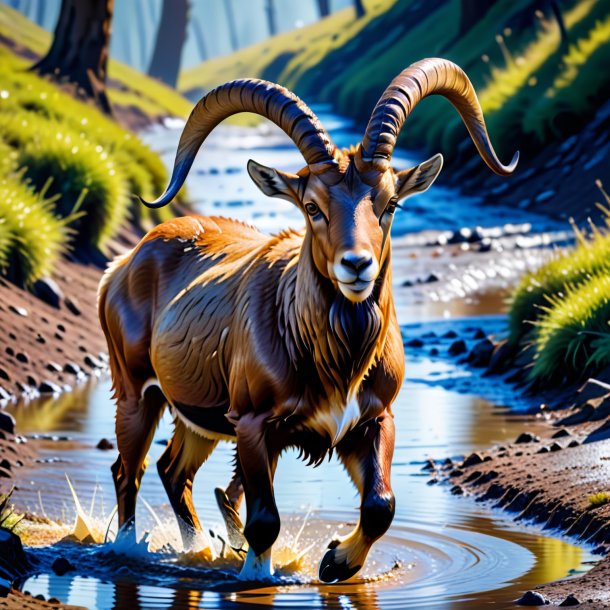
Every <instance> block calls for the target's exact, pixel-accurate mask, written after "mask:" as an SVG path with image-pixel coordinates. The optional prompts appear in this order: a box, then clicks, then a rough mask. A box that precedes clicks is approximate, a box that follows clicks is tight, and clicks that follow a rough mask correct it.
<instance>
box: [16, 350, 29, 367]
mask: <svg viewBox="0 0 610 610" xmlns="http://www.w3.org/2000/svg"><path fill="white" fill-rule="evenodd" d="M15 358H17V360H18V361H19V362H23V364H27V363H28V362H29V361H30V359H29V358H28V355H27V354H24V353H23V352H18V353H17V355H16V356H15Z"/></svg>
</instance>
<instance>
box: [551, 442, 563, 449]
mask: <svg viewBox="0 0 610 610" xmlns="http://www.w3.org/2000/svg"><path fill="white" fill-rule="evenodd" d="M562 449H563V447H562V446H561V445H560V444H559V443H557V442H555V443H553V444H552V445H551V446H550V448H549V451H561V450H562Z"/></svg>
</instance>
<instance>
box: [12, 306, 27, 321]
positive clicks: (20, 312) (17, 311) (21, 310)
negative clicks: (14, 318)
mask: <svg viewBox="0 0 610 610" xmlns="http://www.w3.org/2000/svg"><path fill="white" fill-rule="evenodd" d="M8 310H9V311H12V312H13V313H14V314H17V315H18V316H21V317H22V318H27V317H28V310H27V309H26V308H25V307H15V305H9V306H8Z"/></svg>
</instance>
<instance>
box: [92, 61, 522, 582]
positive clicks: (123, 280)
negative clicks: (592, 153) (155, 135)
mask: <svg viewBox="0 0 610 610" xmlns="http://www.w3.org/2000/svg"><path fill="white" fill-rule="evenodd" d="M434 93H436V94H441V95H444V96H445V97H447V98H448V99H449V100H450V101H451V102H452V103H453V105H454V106H455V107H456V108H457V110H458V111H459V112H460V114H461V116H462V118H463V120H464V122H465V124H466V127H467V128H468V130H469V132H470V135H471V137H472V139H473V142H474V144H475V146H476V147H477V149H478V151H479V153H480V154H481V156H482V158H483V159H484V160H485V162H486V163H487V165H488V166H489V167H490V168H491V169H492V170H494V171H495V172H497V173H499V174H503V175H507V174H509V173H511V172H512V171H513V169H514V167H515V165H516V162H517V158H516V157H515V158H514V159H513V161H512V163H511V164H510V165H508V166H505V165H502V164H501V163H500V161H499V160H498V159H497V157H496V155H495V153H494V151H493V148H492V146H491V143H490V141H489V138H488V135H487V131H486V129H485V124H484V121H483V115H482V113H481V109H480V106H479V103H478V100H477V98H476V94H475V92H474V90H473V88H472V85H471V84H470V81H469V80H468V78H467V77H466V75H465V74H464V73H463V72H462V70H461V69H460V68H458V67H457V66H456V65H454V64H452V63H451V62H448V61H446V60H442V59H428V60H423V61H421V62H418V63H417V64H414V65H412V66H410V67H409V68H407V69H406V70H404V71H403V72H401V73H400V74H399V75H398V76H397V77H396V78H395V79H394V81H392V83H391V84H390V86H389V87H388V89H387V90H386V92H385V93H384V94H383V96H382V97H381V99H380V100H379V102H378V104H377V106H376V107H375V109H374V111H373V114H372V115H371V119H370V122H369V124H368V126H367V129H366V133H365V135H364V138H363V140H362V143H361V144H359V145H358V146H356V147H354V148H352V149H350V150H338V149H337V148H336V147H335V146H334V145H333V144H332V142H331V141H330V138H329V136H328V134H327V133H326V132H325V130H324V128H323V127H322V126H321V125H320V123H319V122H318V120H317V118H316V117H315V116H314V115H313V113H312V112H311V110H310V109H309V108H307V106H306V105H305V104H304V103H303V102H302V101H301V100H299V99H298V98H297V97H296V96H295V95H294V94H292V93H291V92H289V91H287V90H286V89H284V88H282V87H280V86H279V85H275V84H273V83H268V82H265V81H258V80H241V81H233V82H231V83H227V84H226V85H222V86H221V87H218V88H217V89H215V90H214V91H212V92H210V93H209V94H208V95H206V96H204V97H203V98H202V99H201V100H200V101H199V102H198V104H197V105H196V106H195V108H194V110H193V112H192V114H191V116H190V117H189V119H188V122H187V124H186V126H185V128H184V131H183V133H182V136H181V139H180V143H179V146H178V152H177V155H176V161H175V165H174V171H173V174H172V178H171V181H170V184H169V186H168V187H167V190H166V192H165V193H164V194H163V195H162V196H161V197H160V198H159V199H158V200H156V201H155V202H152V203H146V202H145V203H146V205H149V206H150V207H160V206H162V205H166V204H167V203H169V202H170V201H171V200H172V199H173V197H174V196H175V195H176V194H177V192H178V191H179V189H180V187H181V186H182V184H183V183H184V180H185V178H186V176H187V174H188V172H189V169H190V167H191V165H192V162H193V159H194V158H195V155H196V153H197V151H198V149H199V147H200V146H201V144H202V143H203V141H204V140H205V138H206V137H207V135H208V134H209V133H210V132H211V131H212V129H213V128H214V127H215V126H216V125H217V124H218V123H219V122H220V121H222V120H223V119H225V118H226V117H228V116H230V115H232V114H235V113H237V112H256V113H258V114H261V115H263V116H265V117H267V118H268V119H270V120H271V121H273V122H274V123H276V124H277V125H278V126H280V127H281V128H282V129H283V130H284V131H285V132H286V133H287V134H288V136H290V137H291V138H292V140H293V141H294V142H295V143H296V145H297V146H298V147H299V149H300V151H301V152H302V154H303V156H304V158H305V161H306V165H305V167H304V168H303V169H301V170H300V171H299V172H298V173H297V174H287V173H284V172H281V171H278V170H276V169H271V168H267V167H264V166H262V165H259V164H257V163H255V162H254V161H250V162H249V164H248V171H249V173H250V176H251V177H252V179H253V180H254V182H255V183H256V184H257V185H258V187H259V188H260V189H261V190H262V191H263V193H265V194H266V195H268V196H270V197H280V198H283V199H286V200H288V201H290V202H291V203H293V204H294V205H296V206H297V207H298V208H299V209H300V210H301V211H302V212H303V216H304V218H305V223H306V226H305V229H304V230H302V231H284V232H282V233H280V234H278V235H276V236H272V237H269V236H266V235H264V234H262V233H261V232H259V231H258V230H257V229H255V228H254V227H251V226H249V225H246V224H244V223H241V222H238V221H235V220H229V219H225V218H217V217H203V216H187V217H184V218H177V219H174V220H171V221H168V222H165V223H163V224H161V225H159V226H158V227H156V228H155V229H154V230H152V231H151V232H150V233H148V234H147V235H146V236H145V237H144V238H143V239H142V241H141V242H140V243H139V244H138V245H137V246H136V248H134V250H133V251H132V252H130V253H129V254H128V255H126V256H124V257H122V258H120V259H118V260H116V261H115V262H113V263H112V264H111V265H110V268H109V269H108V271H107V273H106V275H105V276H104V278H103V280H102V282H101V285H100V290H99V315H100V320H101V324H102V328H103V330H104V333H105V335H106V338H107V341H108V348H109V353H110V366H111V371H112V377H113V385H114V390H115V397H116V401H117V418H116V433H117V442H118V449H119V457H118V459H117V461H116V463H115V464H114V465H113V468H112V473H113V477H114V481H115V486H116V492H117V501H118V515H119V525H120V527H121V532H123V533H124V534H123V535H129V534H125V532H133V531H134V528H133V521H134V516H135V505H136V496H137V493H138V488H139V485H140V480H141V477H142V475H143V472H144V469H145V462H146V454H147V452H148V449H149V447H150V443H151V440H152V437H153V433H154V430H155V427H156V424H157V422H158V421H159V418H160V417H161V414H162V412H163V410H164V409H165V407H166V405H169V407H170V409H171V411H172V413H173V415H174V422H175V431H174V436H173V437H172V439H171V440H170V442H169V444H168V446H167V448H166V449H165V452H164V453H163V455H162V456H161V458H160V459H159V461H158V464H157V466H158V470H159V474H160V476H161V479H162V481H163V484H164V486H165V489H166V491H167V494H168V496H169V500H170V503H171V505H172V507H173V509H174V511H175V513H176V515H177V517H178V520H179V523H180V527H181V533H182V536H183V539H184V543H185V545H188V544H190V542H191V541H192V539H193V536H196V534H197V532H198V531H199V530H200V529H201V525H200V523H199V520H198V518H197V515H196V513H195V509H194V506H193V499H192V484H193V479H194V477H195V474H196V473H197V471H198V469H199V468H200V466H201V465H202V464H203V462H205V460H206V459H207V458H208V456H209V455H210V454H211V453H212V451H213V450H214V448H215V447H216V445H217V443H218V441H219V440H231V441H234V442H235V443H236V459H235V468H234V473H233V478H232V479H231V481H230V483H229V485H228V487H227V489H226V490H220V489H217V490H216V497H217V500H218V503H219V506H220V508H221V511H222V513H223V516H224V518H225V521H226V523H227V529H228V534H229V541H230V543H231V544H232V545H233V546H234V547H238V548H242V547H245V545H246V542H247V547H248V551H247V556H246V559H245V561H244V565H243V568H242V572H241V577H242V578H244V579H247V580H260V579H265V578H268V577H269V576H270V575H271V574H272V573H273V566H272V561H271V548H272V545H273V543H274V541H275V540H276V538H277V536H278V534H279V531H280V519H279V514H278V510H277V507H276V503H275V498H274V489H273V478H274V473H275V469H276V465H277V461H278V458H279V456H280V454H281V452H282V451H283V450H284V449H286V448H287V447H297V448H299V449H300V451H301V453H302V455H303V456H304V457H305V458H307V459H308V460H309V463H310V464H313V465H317V464H319V463H320V462H321V461H322V460H323V459H324V457H325V456H326V455H328V453H329V452H332V451H333V450H334V451H336V454H337V456H338V457H339V459H340V460H341V462H342V463H343V464H344V466H345V468H346V470H347V472H348V473H349V476H350V477H351V479H352V481H353V482H354V484H355V486H356V487H357V489H358V491H359V493H360V498H361V504H360V519H359V521H358V524H357V525H356V527H355V528H354V530H353V531H352V532H351V533H350V534H349V535H348V536H346V537H345V538H342V539H341V540H333V541H332V542H331V543H330V544H329V547H328V550H327V551H326V553H325V555H324V556H323V558H322V560H321V563H320V568H319V577H320V579H321V580H322V581H324V582H335V581H340V580H345V579H348V578H350V577H352V576H353V575H355V574H356V573H357V572H358V571H359V570H360V569H361V567H362V566H363V564H364V561H365V559H366V556H367V554H368V552H369V550H370V548H371V546H372V544H373V543H374V542H375V541H376V540H377V539H379V538H380V537H381V536H382V535H383V534H384V533H385V532H386V530H387V529H388V527H389V526H390V523H391V521H392V518H393V516H394V508H395V501H394V494H393V493H392V488H391V484H390V468H391V462H392V455H393V451H394V435H395V430H394V418H393V414H392V402H393V401H394V399H395V397H396V395H397V394H398V391H399V389H400V386H401V384H402V380H403V375H404V351H403V345H402V340H401V334H400V329H399V326H398V322H397V319H396V312H395V308H394V302H393V298H392V289H391V269H390V259H391V250H390V228H391V225H392V219H393V216H394V211H395V209H396V207H397V204H398V201H399V200H401V199H404V198H406V197H408V196H409V195H412V194H416V193H419V192H422V191H424V190H426V189H427V188H428V187H429V186H430V184H431V183H432V182H433V181H434V179H435V178H436V176H437V175H438V173H439V172H440V170H441V166H442V157H441V156H440V155H436V156H434V157H432V158H431V159H429V160H428V161H425V162H423V163H421V164H420V165H418V166H416V167H413V168H410V169H407V170H403V171H400V172H395V171H394V170H393V169H392V168H391V166H390V161H391V156H392V151H393V148H394V145H395V143H396V138H397V137H398V134H399V132H400V129H401V127H402V125H403V123H404V121H405V119H406V118H407V116H408V114H409V113H410V111H411V110H412V109H413V107H414V106H415V104H417V103H418V102H419V101H420V100H421V99H422V98H423V97H426V96H427V95H431V94H434ZM151 380H152V381H151ZM244 496H245V499H246V509H247V510H246V514H247V518H246V524H245V527H243V526H242V523H241V520H240V518H239V515H238V509H239V506H240V503H241V501H242V498H243V497H244ZM134 535H135V534H134ZM244 539H245V540H244Z"/></svg>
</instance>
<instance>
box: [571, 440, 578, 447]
mask: <svg viewBox="0 0 610 610" xmlns="http://www.w3.org/2000/svg"><path fill="white" fill-rule="evenodd" d="M579 446H580V443H579V442H578V441H577V440H576V439H574V440H572V441H570V444H569V445H568V447H579Z"/></svg>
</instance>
